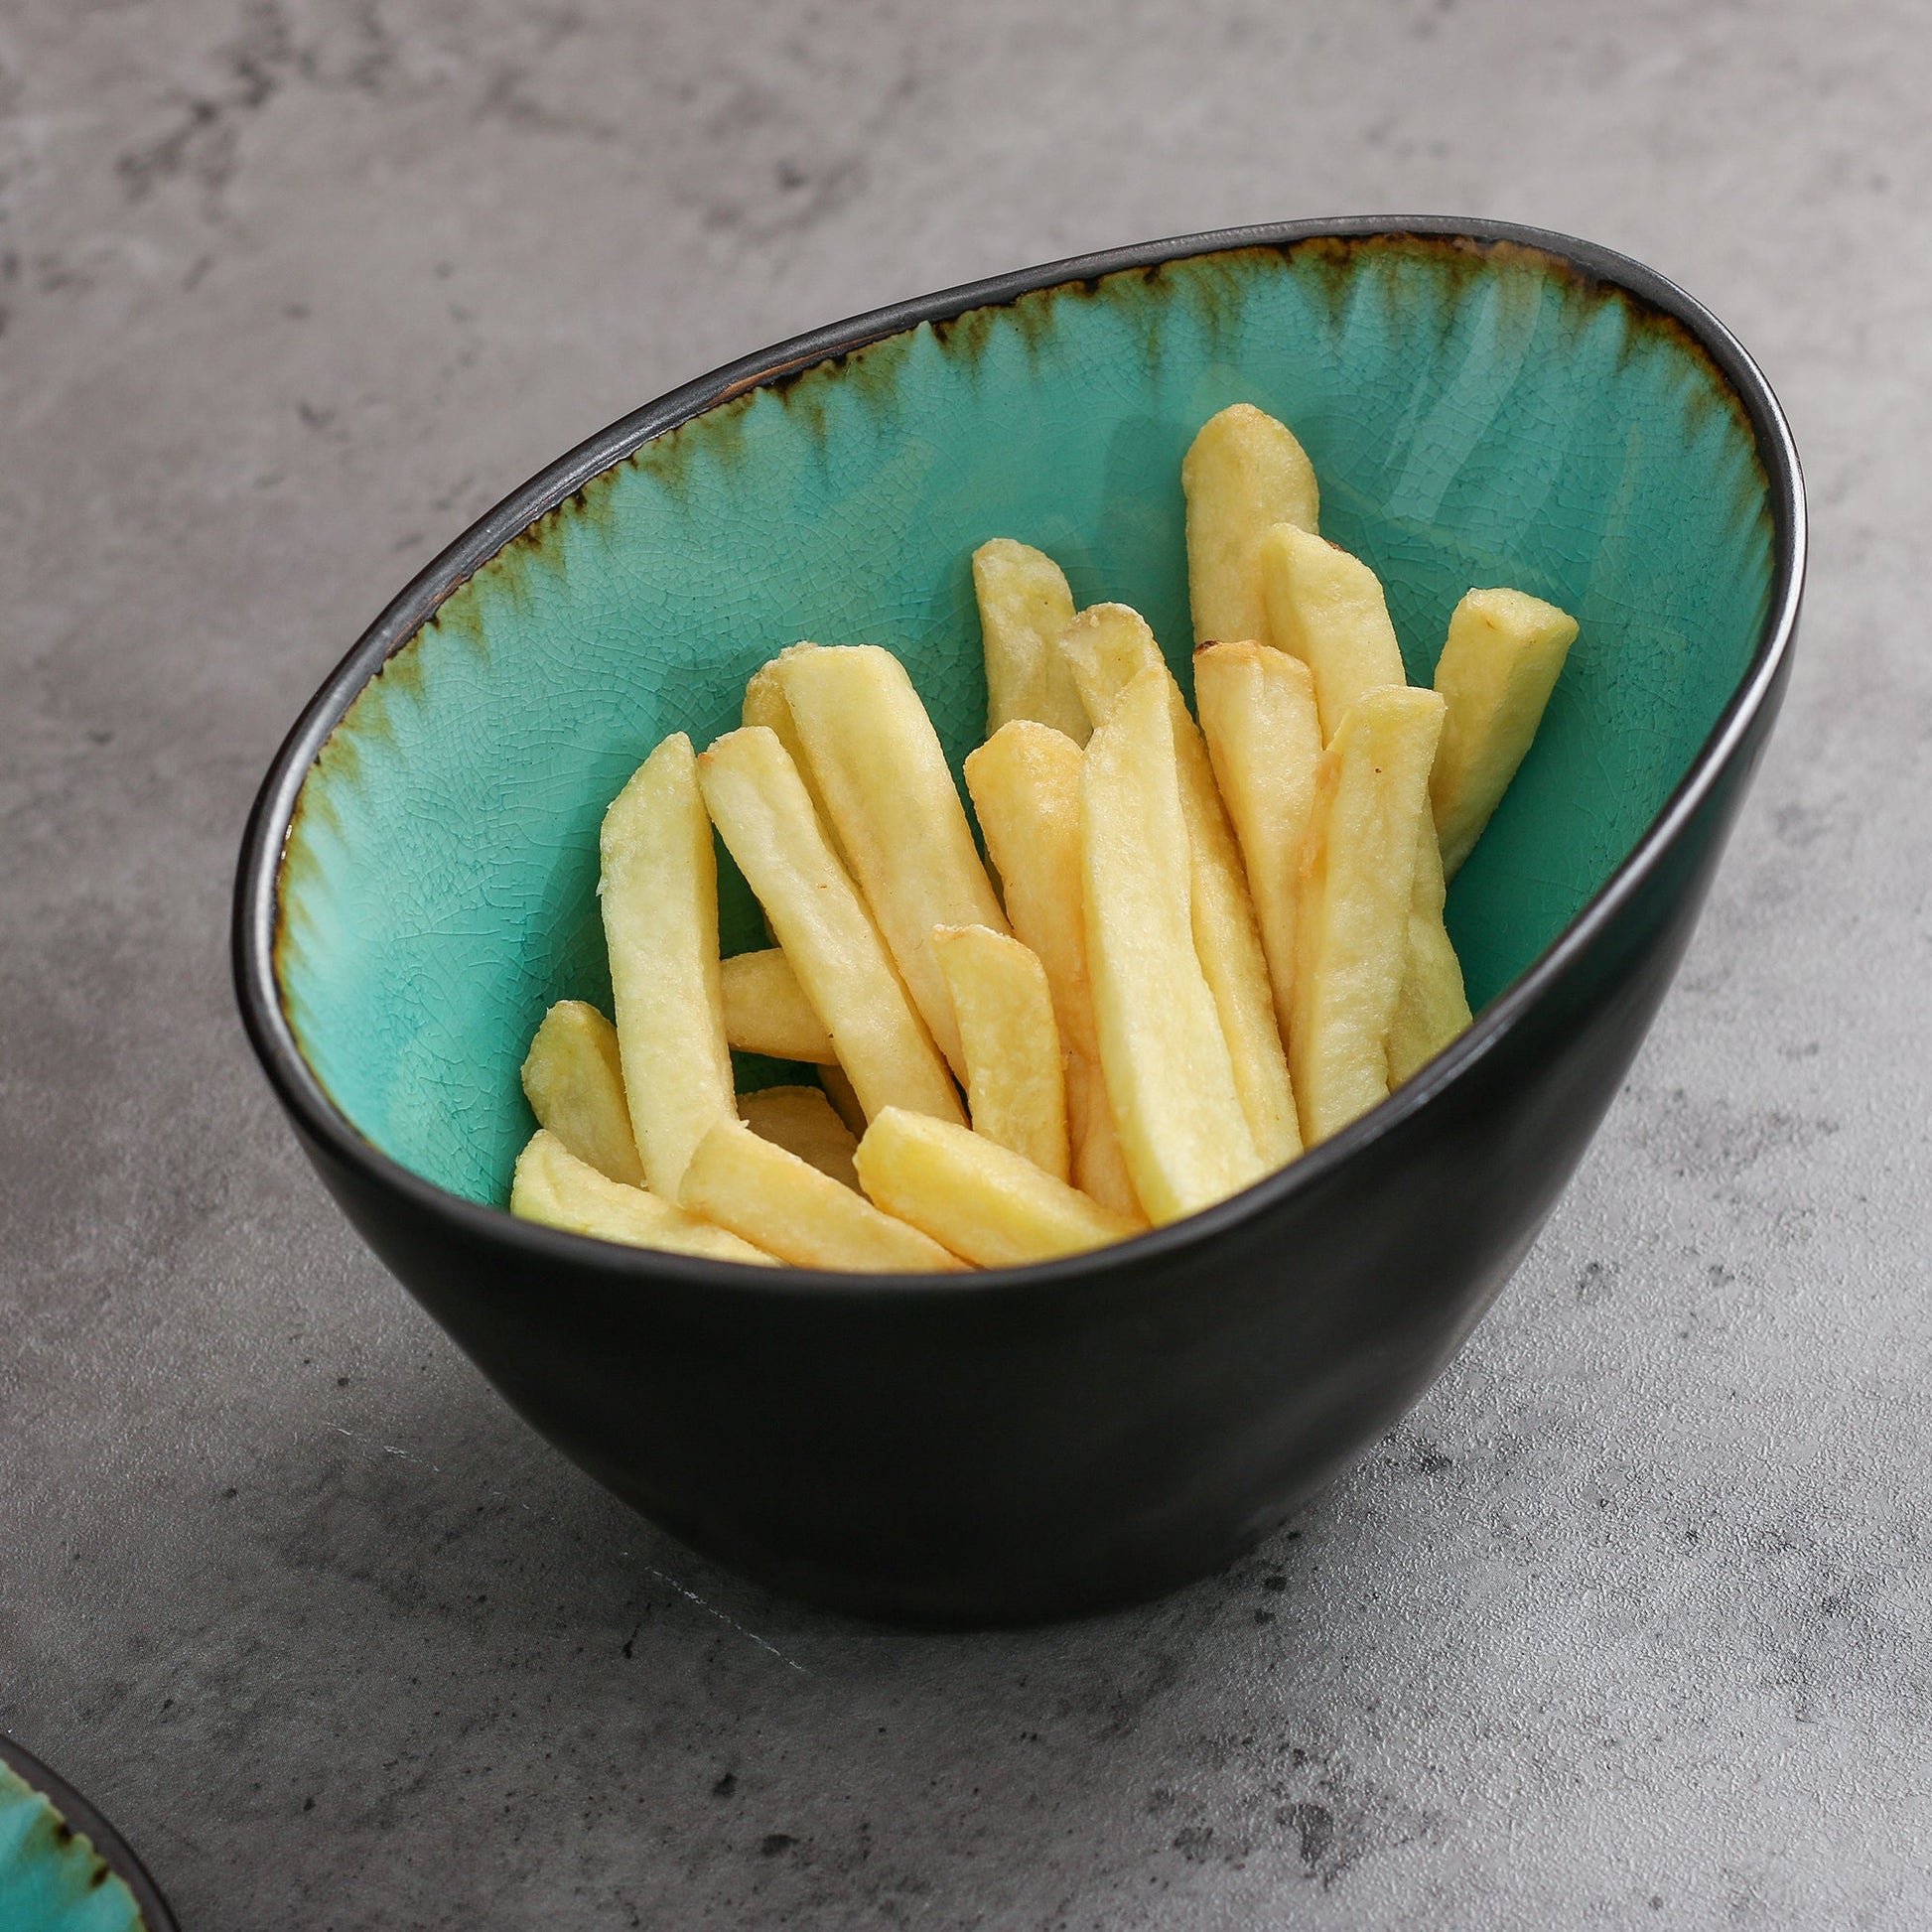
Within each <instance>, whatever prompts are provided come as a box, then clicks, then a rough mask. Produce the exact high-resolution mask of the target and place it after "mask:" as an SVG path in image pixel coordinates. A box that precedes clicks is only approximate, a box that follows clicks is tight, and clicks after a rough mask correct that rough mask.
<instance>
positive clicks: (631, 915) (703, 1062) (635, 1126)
mask: <svg viewBox="0 0 1932 1932" xmlns="http://www.w3.org/2000/svg"><path fill="white" fill-rule="evenodd" d="M598 844H599V851H600V854H601V857H602V862H603V872H602V876H601V878H600V880H599V883H598V893H599V897H600V902H601V904H602V906H603V911H604V936H605V940H606V943H607V944H608V945H609V947H610V953H611V995H612V1002H613V1005H614V1006H615V1008H616V1012H617V1024H618V1047H619V1051H620V1053H621V1058H622V1063H623V1091H624V1099H625V1102H626V1103H627V1104H628V1106H629V1109H630V1125H631V1128H632V1130H633V1131H634V1133H635V1135H636V1141H637V1153H638V1155H639V1157H640V1158H641V1159H642V1161H643V1164H644V1178H645V1179H646V1180H647V1181H648V1182H649V1183H650V1186H651V1190H652V1192H653V1193H656V1194H658V1195H659V1196H661V1197H662V1198H664V1199H666V1200H669V1199H673V1198H675V1196H676V1193H677V1183H678V1177H679V1176H680V1175H681V1174H682V1173H684V1164H685V1162H686V1161H687V1160H688V1159H689V1158H690V1154H691V1150H692V1149H693V1148H694V1147H695V1146H697V1144H698V1140H699V1137H700V1136H701V1135H702V1134H703V1133H704V1131H705V1129H706V1128H707V1127H709V1126H710V1125H711V1123H712V1122H713V1121H714V1120H715V1119H717V1117H718V1116H719V1115H720V1114H724V1115H726V1116H729V1115H730V1113H731V1111H732V1069H731V1053H730V1051H729V1049H728V1048H727V1046H726V1044H725V1012H724V995H723V990H722V986H721V983H720V975H719V965H718V866H717V858H716V855H715V853H714V852H713V849H712V844H711V821H710V819H709V818H707V817H706V815H705V805H704V799H703V798H702V796H701V795H700V793H699V788H698V771H697V760H696V759H695V758H694V757H693V756H692V752H691V741H690V740H689V739H688V738H686V737H685V735H684V734H683V733H682V732H677V733H674V734H673V735H672V736H671V737H669V738H667V739H665V740H664V742H663V743H662V744H661V745H659V746H658V748H657V749H656V750H655V751H654V752H652V753H651V755H650V757H649V758H647V759H645V760H644V761H643V763H642V764H641V765H639V766H638V768H637V771H636V774H635V776H633V777H632V778H631V780H630V782H629V783H628V784H627V785H625V786H624V788H623V789H622V790H621V792H619V794H618V796H617V798H616V799H615V800H614V801H613V803H612V805H611V808H610V810H609V811H607V812H606V813H605V814H604V825H603V830H602V832H601V834H600V836H599V841H598Z"/></svg>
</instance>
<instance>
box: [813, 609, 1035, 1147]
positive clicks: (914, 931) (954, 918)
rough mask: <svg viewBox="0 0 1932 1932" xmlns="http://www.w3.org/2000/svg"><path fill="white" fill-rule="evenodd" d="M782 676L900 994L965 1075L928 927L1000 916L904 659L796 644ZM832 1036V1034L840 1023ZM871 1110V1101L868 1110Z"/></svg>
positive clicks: (995, 922) (867, 649) (869, 650)
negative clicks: (906, 997) (899, 982)
mask: <svg viewBox="0 0 1932 1932" xmlns="http://www.w3.org/2000/svg"><path fill="white" fill-rule="evenodd" d="M778 676H779V680H780V682H781V683H782V684H783V686H784V692H785V698H786V700H787V702H788V703H789V704H790V706H791V715H792V718H793V720H794V721H795V722H796V724H797V726H798V736H799V738H800V739H801V740H802V741H803V743H804V747H805V757H806V758H807V759H809V760H810V763H811V767H812V772H813V775H814V776H815V777H816V778H817V780H818V786H819V789H820V791H822V792H823V793H824V795H825V802H826V805H827V807H828V808H829V809H830V811H831V814H832V817H833V820H834V822H835V823H836V824H837V826H838V828H839V836H840V837H841V838H842V839H843V840H844V841H845V849H846V851H847V852H848V853H849V854H850V855H851V859H852V869H853V873H854V876H855V877H856V878H857V879H858V882H859V884H860V886H861V887H862V888H863V889H864V891H865V895H866V901H867V903H868V904H869V905H870V906H871V907H872V911H873V915H874V917H875V918H877V919H878V921H879V929H880V931H882V932H883V933H884V934H885V935H886V943H887V944H888V945H889V946H891V948H892V950H893V959H894V962H895V963H896V964H897V967H898V970H899V973H900V975H901V976H902V977H903V979H904V981H905V988H906V991H907V992H908V993H910V994H911V996H912V1000H913V1003H914V1004H915V1005H916V1006H917V1008H918V1010H919V1013H920V1016H921V1017H922V1018H923V1019H924V1021H925V1023H926V1025H927V1027H928V1028H930V1029H931V1032H932V1037H933V1039H934V1041H935V1042H936V1043H937V1044H938V1047H939V1050H940V1052H942V1053H943V1054H944V1055H945V1056H946V1059H947V1061H948V1062H949V1063H950V1065H951V1067H952V1069H953V1071H954V1072H955V1073H957V1074H958V1075H959V1076H960V1077H961V1078H962V1079H963V1078H964V1077H965V1073H966V1063H965V1060H964V1058H963V1057H962V1055H961V1053H960V1050H959V1027H958V1024H957V1023H956V1022H955V1021H954V1019H953V1014H952V1001H951V1000H950V999H949V998H948V997H947V995H946V982H945V980H944V978H943V977H942V975H941V974H940V971H939V964H938V961H937V960H935V959H934V958H933V956H932V928H933V927H934V926H936V925H986V926H991V927H992V928H993V929H994V931H996V932H1004V931H1006V930H1007V919H1006V914H1005V913H1004V912H1003V911H1002V910H1001V909H1000V901H999V898H998V897H997V896H996V895H995V893H994V891H993V885H992V882H991V881H990V880H989V879H988V878H987V876H986V868H985V867H984V866H983V865H981V863H980V855H979V848H978V847H977V846H976V845H974V843H973V834H972V830H971V828H970V827H969V826H968V825H967V823H966V808H965V807H964V806H963V805H962V804H961V803H960V802H959V793H958V792H957V791H956V790H954V788H953V780H952V772H951V771H950V770H949V769H948V768H947V765H946V755H945V753H944V752H943V751H942V750H941V749H940V745H939V735H938V733H937V732H935V731H934V730H933V729H932V721H931V720H930V719H929V718H928V717H927V716H926V713H925V706H924V705H923V704H921V703H920V702H919V694H918V693H917V692H916V691H915V690H913V688H912V680H911V679H910V678H909V677H907V676H906V674H905V666H904V665H903V664H901V663H900V662H899V661H898V659H897V657H895V656H894V655H893V654H892V652H891V651H889V650H882V649H880V648H879V646H878V645H876V644H858V645H852V646H847V647H844V648H841V649H836V650H830V649H828V650H810V651H801V652H799V653H798V655H797V656H795V657H786V658H781V659H780V660H779V664H778ZM793 964H794V965H795V964H797V962H796V961H794V962H793ZM832 1032H833V1036H834V1037H835V1038H836V1037H837V1035H838V1029H837V1028H836V1027H835V1028H833V1030H832ZM840 1057H841V1058H843V1057H844V1056H843V1055H841V1056H840ZM846 1071H847V1072H849V1073H850V1074H851V1075H852V1077H853V1079H854V1080H855V1081H857V1082H858V1085H859V1091H860V1093H861V1095H863V1094H864V1093H865V1083H864V1082H863V1081H860V1080H859V1074H858V1069H857V1068H856V1067H854V1066H853V1065H852V1063H851V1061H850V1060H847V1061H846ZM872 1111H873V1110H872V1108H871V1107H870V1105H868V1108H867V1113H868V1116H870V1115H871V1113H872Z"/></svg>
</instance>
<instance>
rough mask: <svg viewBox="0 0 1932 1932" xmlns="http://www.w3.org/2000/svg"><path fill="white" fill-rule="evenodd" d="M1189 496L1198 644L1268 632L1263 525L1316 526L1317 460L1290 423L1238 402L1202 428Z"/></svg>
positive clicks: (1188, 472) (1190, 468)
mask: <svg viewBox="0 0 1932 1932" xmlns="http://www.w3.org/2000/svg"><path fill="white" fill-rule="evenodd" d="M1180 486H1181V488H1182V489H1183V490H1184V491H1185V492H1186V495H1187V598H1188V602H1189V603H1190V604H1191V605H1192V606H1193V615H1194V641H1195V642H1196V643H1197V644H1205V643H1211V642H1213V641H1215V640H1216V639H1225V640H1227V641H1230V642H1233V641H1238V640H1241V639H1244V638H1253V637H1266V636H1267V635H1268V610H1267V604H1266V601H1265V599H1264V598H1263V595H1262V588H1261V564H1260V558H1259V550H1260V544H1261V536H1262V532H1263V531H1264V530H1267V529H1269V528H1270V527H1271V526H1272V525H1274V524H1277V523H1294V524H1297V525H1299V526H1300V527H1301V528H1302V529H1304V530H1313V529H1315V528H1316V527H1317V520H1316V519H1317V515H1318V512H1319V510H1320V492H1319V490H1318V489H1317V488H1316V486H1315V480H1314V465H1313V464H1311V462H1310V461H1309V458H1308V452H1307V451H1306V450H1304V449H1303V448H1302V446H1301V444H1300V443H1298V442H1297V441H1296V440H1295V436H1294V434H1293V432H1292V431H1291V430H1290V429H1289V428H1288V426H1287V425H1286V424H1285V423H1279V422H1277V421H1276V420H1275V418H1274V417H1272V416H1269V415H1266V414H1264V413H1263V412H1262V411H1261V410H1259V409H1257V408H1255V406H1254V405H1253V404H1252V403H1246V402H1237V403H1235V404H1233V405H1232V406H1231V407H1230V408H1227V409H1223V410H1222V411H1221V413H1220V414H1219V415H1218V416H1210V417H1209V418H1208V419H1207V421H1206V422H1205V423H1203V424H1202V425H1201V429H1200V434H1199V435H1198V436H1196V437H1195V438H1194V442H1193V447H1192V448H1191V449H1189V450H1188V452H1187V455H1186V458H1185V460H1184V461H1183V462H1182V464H1181V466H1180Z"/></svg>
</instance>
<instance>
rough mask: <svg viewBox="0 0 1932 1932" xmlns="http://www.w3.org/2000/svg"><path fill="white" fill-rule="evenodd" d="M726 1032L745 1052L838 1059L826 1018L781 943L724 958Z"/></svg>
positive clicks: (826, 1061)
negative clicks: (807, 994) (817, 1009)
mask: <svg viewBox="0 0 1932 1932" xmlns="http://www.w3.org/2000/svg"><path fill="white" fill-rule="evenodd" d="M724 993H725V1037H726V1039H727V1040H729V1041H730V1042H731V1044H732V1045H733V1046H735V1047H736V1048H737V1049H738V1051H739V1052H741V1053H768V1054H769V1055H770V1056H771V1058H773V1059H774V1060H808V1061H810V1062H811V1064H813V1065H814V1066H830V1065H831V1064H832V1062H833V1061H834V1060H836V1059H837V1058H838V1054H837V1052H836V1051H834V1050H833V1046H832V1035H830V1034H828V1033H827V1032H826V1031H825V1023H824V1022H823V1021H822V1020H820V1019H819V1017H818V1015H817V1014H816V1013H815V1012H814V1011H813V1009H812V1003H811V1002H810V1001H809V1000H808V999H806V998H805V989H804V988H803V987H802V986H800V985H799V984H798V975H797V974H796V973H794V972H793V971H792V970H791V961H790V960H788V959H787V958H786V957H785V954H784V948H783V947H782V946H768V947H766V948H765V950H764V951H763V952H742V953H735V954H734V955H733V956H732V957H731V958H730V959H727V960H726V961H725V962H724Z"/></svg>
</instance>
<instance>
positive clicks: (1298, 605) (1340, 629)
mask: <svg viewBox="0 0 1932 1932" xmlns="http://www.w3.org/2000/svg"><path fill="white" fill-rule="evenodd" d="M1261 576H1262V583H1263V586H1264V588H1265V589H1266V592H1267V596H1268V641H1269V642H1270V643H1272V644H1274V645H1275V646H1277V648H1279V649H1281V650H1285V651H1287V652H1288V653H1289V655H1290V656H1291V657H1299V658H1300V659H1301V660H1302V662H1303V663H1305V664H1306V665H1307V666H1308V667H1309V669H1310V670H1311V672H1313V674H1314V699H1315V704H1316V705H1317V706H1318V707H1319V709H1320V712H1321V736H1322V739H1323V741H1324V742H1325V741H1327V740H1328V739H1331V738H1333V737H1334V735H1335V733H1336V732H1337V731H1338V730H1339V729H1340V727H1341V721H1342V720H1343V719H1344V718H1345V717H1347V715H1348V711H1349V707H1350V706H1351V705H1353V704H1354V702H1355V700H1356V699H1357V698H1359V697H1360V696H1361V695H1362V693H1363V692H1364V691H1372V690H1374V689H1375V688H1376V687H1377V686H1378V685H1383V684H1404V683H1406V682H1407V681H1408V676H1409V674H1408V672H1407V671H1405V670H1404V669H1403V668H1402V647H1401V646H1400V645H1399V644H1398V643H1397V642H1396V639H1395V625H1394V624H1393V623H1391V622H1390V621H1389V606H1388V600H1387V599H1386V598H1385V597H1384V596H1383V595H1382V584H1381V580H1380V579H1379V578H1377V576H1376V575H1375V573H1374V571H1372V570H1370V569H1369V567H1368V566H1367V565H1366V564H1365V563H1363V562H1362V560H1361V559H1360V558H1359V557H1351V556H1350V555H1349V554H1348V552H1347V551H1346V550H1342V549H1339V548H1338V547H1337V546H1336V545H1334V544H1332V543H1327V542H1324V541H1323V540H1322V539H1321V538H1320V537H1317V536H1311V535H1310V533H1309V532H1308V531H1307V530H1300V529H1297V528H1296V527H1295V525H1294V524H1292V523H1278V524H1276V525H1275V527H1274V528H1273V529H1271V530H1269V531H1268V532H1267V534H1266V535H1265V536H1263V538H1262V540H1261Z"/></svg>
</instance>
